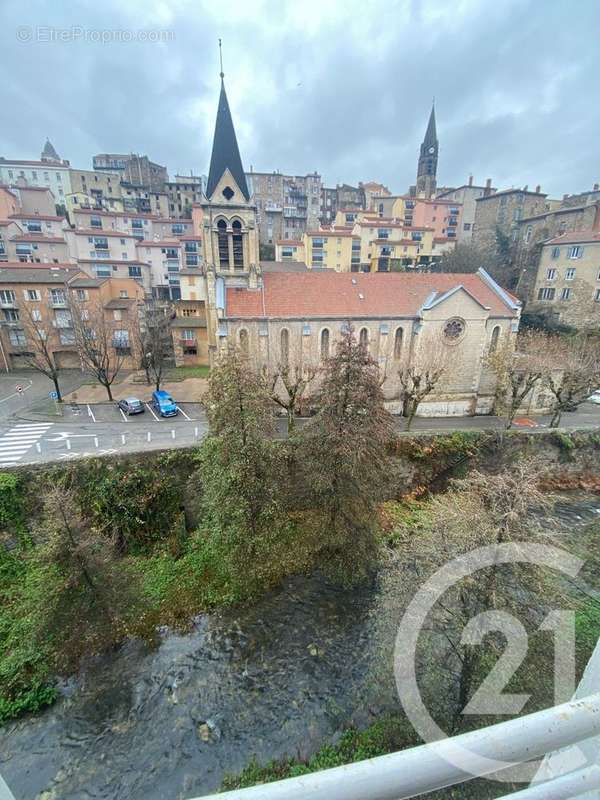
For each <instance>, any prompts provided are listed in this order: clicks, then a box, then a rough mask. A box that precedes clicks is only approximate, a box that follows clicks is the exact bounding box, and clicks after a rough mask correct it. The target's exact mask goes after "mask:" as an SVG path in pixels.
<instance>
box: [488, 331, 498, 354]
mask: <svg viewBox="0 0 600 800" xmlns="http://www.w3.org/2000/svg"><path fill="white" fill-rule="evenodd" d="M499 338H500V326H499V325H496V327H495V328H494V330H493V331H492V338H491V340H490V353H495V352H496V350H497V349H498V339H499Z"/></svg>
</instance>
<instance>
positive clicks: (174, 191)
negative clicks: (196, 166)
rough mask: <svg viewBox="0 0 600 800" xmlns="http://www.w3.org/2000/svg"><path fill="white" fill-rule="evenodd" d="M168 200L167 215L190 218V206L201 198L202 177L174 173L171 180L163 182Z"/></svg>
mask: <svg viewBox="0 0 600 800" xmlns="http://www.w3.org/2000/svg"><path fill="white" fill-rule="evenodd" d="M165 191H166V193H167V198H168V201H169V210H168V212H167V214H168V215H170V216H172V217H182V218H184V219H190V218H191V216H192V206H193V205H194V203H199V202H200V200H201V199H202V191H203V179H202V177H201V176H200V175H175V179H174V180H173V181H167V183H165Z"/></svg>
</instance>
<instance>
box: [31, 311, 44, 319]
mask: <svg viewBox="0 0 600 800" xmlns="http://www.w3.org/2000/svg"><path fill="white" fill-rule="evenodd" d="M31 319H32V320H33V322H41V319H42V312H41V311H40V310H39V308H32V309H31Z"/></svg>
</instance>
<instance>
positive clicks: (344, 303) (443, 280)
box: [226, 271, 515, 319]
mask: <svg viewBox="0 0 600 800" xmlns="http://www.w3.org/2000/svg"><path fill="white" fill-rule="evenodd" d="M460 285H462V286H464V288H465V289H466V290H467V291H468V292H469V293H470V294H472V295H473V297H475V298H476V299H477V300H478V301H479V302H480V303H482V305H484V306H488V307H489V308H490V314H492V315H493V316H503V317H513V316H515V314H514V312H513V311H511V309H510V308H509V307H508V306H507V305H506V304H505V303H504V302H503V301H502V300H501V299H500V297H499V296H498V295H497V294H496V292H494V291H493V290H492V289H491V288H490V287H489V286H488V285H487V284H486V282H485V281H484V280H483V278H482V277H480V276H479V275H478V274H476V273H471V274H467V275H462V274H445V273H421V274H409V273H403V272H386V273H383V272H375V273H359V272H333V271H332V272H310V271H309V272H307V273H277V272H270V273H265V274H263V288H262V289H257V290H251V289H235V288H229V289H227V303H226V317H229V318H249V317H273V318H294V319H304V318H314V317H322V318H331V317H338V318H342V319H345V318H357V317H407V316H408V317H410V316H415V315H416V314H417V312H418V311H419V309H420V308H421V307H422V305H423V304H424V303H425V301H426V300H427V298H428V297H429V296H430V295H431V293H432V292H437V293H438V294H444V293H445V292H447V291H449V290H450V289H453V288H455V287H456V286H460ZM361 295H362V298H361Z"/></svg>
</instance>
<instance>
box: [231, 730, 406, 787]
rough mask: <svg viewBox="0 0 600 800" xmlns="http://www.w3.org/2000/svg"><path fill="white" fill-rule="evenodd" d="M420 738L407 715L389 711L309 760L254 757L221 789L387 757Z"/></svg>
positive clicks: (246, 785)
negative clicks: (258, 758) (260, 759)
mask: <svg viewBox="0 0 600 800" xmlns="http://www.w3.org/2000/svg"><path fill="white" fill-rule="evenodd" d="M418 741H419V740H418V738H417V737H416V735H415V733H414V732H413V729H412V726H411V725H410V723H409V722H408V720H407V719H406V718H405V717H404V716H401V715H399V714H389V715H386V716H384V717H380V718H379V719H378V720H376V721H375V722H374V723H373V724H372V725H369V727H368V728H366V729H365V730H364V731H359V730H357V729H356V728H349V729H348V730H347V731H345V732H344V733H343V734H342V737H341V739H340V741H339V742H338V743H337V744H326V745H324V746H323V747H321V748H320V749H319V750H318V751H317V752H316V753H315V754H314V756H312V758H310V759H308V760H307V761H301V760H298V759H293V758H286V759H281V760H279V761H271V762H269V763H268V764H265V765H264V766H261V765H260V764H259V763H258V762H257V761H256V759H254V758H253V759H252V760H251V761H250V763H249V764H248V766H247V767H246V768H245V769H244V770H243V771H242V772H241V773H240V774H239V775H227V776H226V777H225V778H224V780H223V785H222V787H221V788H222V789H223V790H231V789H244V788H246V787H248V786H254V785H255V784H258V783H269V782H270V781H280V780H283V779H284V778H294V777H296V776H298V775H306V774H307V773H309V772H317V771H318V770H321V769H330V768H331V767H339V766H342V765H343V764H350V763H352V762H353V761H362V760H364V759H365V758H375V757H376V756H383V755H386V754H387V753H393V752H395V751H396V750H403V749H404V748H406V747H411V746H413V745H415V744H418Z"/></svg>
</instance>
